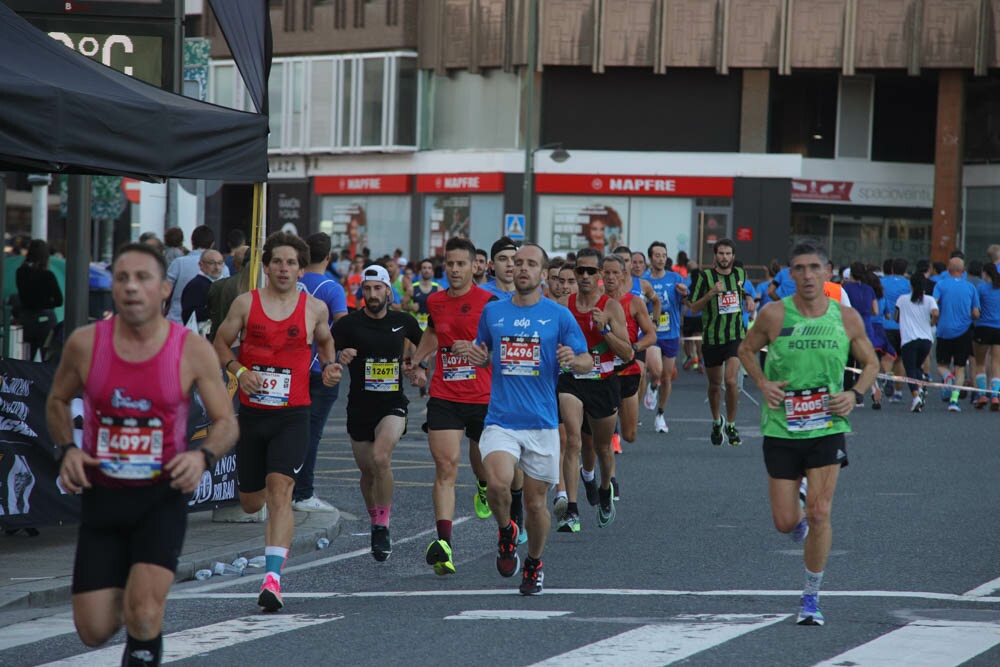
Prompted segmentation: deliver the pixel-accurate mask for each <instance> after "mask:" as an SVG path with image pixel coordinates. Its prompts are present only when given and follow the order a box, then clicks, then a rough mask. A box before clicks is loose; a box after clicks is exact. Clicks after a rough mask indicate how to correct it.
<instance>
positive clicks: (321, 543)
mask: <svg viewBox="0 0 1000 667" xmlns="http://www.w3.org/2000/svg"><path fill="white" fill-rule="evenodd" d="M328 546H330V540H328V539H326V538H325V537H321V538H319V539H318V540H316V548H317V549H326V548H327V547H328Z"/></svg>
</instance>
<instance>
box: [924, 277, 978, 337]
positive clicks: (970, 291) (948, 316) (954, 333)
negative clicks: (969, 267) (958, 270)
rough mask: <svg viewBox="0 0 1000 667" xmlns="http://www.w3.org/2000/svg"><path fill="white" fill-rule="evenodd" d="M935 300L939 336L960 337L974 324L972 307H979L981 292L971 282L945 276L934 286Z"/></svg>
mask: <svg viewBox="0 0 1000 667" xmlns="http://www.w3.org/2000/svg"><path fill="white" fill-rule="evenodd" d="M931 296H933V297H934V300H935V301H937V302H938V308H939V309H940V310H941V315H940V316H939V317H938V324H937V335H938V338H958V337H959V336H961V335H962V334H964V333H965V332H966V331H968V330H969V327H970V326H972V309H973V308H979V292H977V291H976V288H975V287H974V286H973V285H972V283H970V282H966V281H965V280H962V279H961V278H953V277H952V276H944V277H942V278H941V280H939V281H938V283H937V285H935V286H934V294H932V295H931Z"/></svg>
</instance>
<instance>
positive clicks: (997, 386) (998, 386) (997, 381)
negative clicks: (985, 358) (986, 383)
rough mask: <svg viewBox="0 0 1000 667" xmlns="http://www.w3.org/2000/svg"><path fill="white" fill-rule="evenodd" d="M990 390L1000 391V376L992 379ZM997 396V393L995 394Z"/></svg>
mask: <svg viewBox="0 0 1000 667" xmlns="http://www.w3.org/2000/svg"><path fill="white" fill-rule="evenodd" d="M990 390H991V391H994V392H1000V378H993V379H992V380H991V381H990ZM993 395H994V396H996V394H993Z"/></svg>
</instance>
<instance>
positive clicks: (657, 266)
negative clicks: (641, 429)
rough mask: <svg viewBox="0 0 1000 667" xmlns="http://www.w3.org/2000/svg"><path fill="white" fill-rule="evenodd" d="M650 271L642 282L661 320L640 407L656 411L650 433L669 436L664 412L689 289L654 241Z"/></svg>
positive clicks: (660, 244)
mask: <svg viewBox="0 0 1000 667" xmlns="http://www.w3.org/2000/svg"><path fill="white" fill-rule="evenodd" d="M648 254H649V265H650V266H649V271H648V272H647V273H646V275H645V278H646V280H648V281H649V284H650V285H652V287H653V291H654V292H656V295H657V296H658V297H660V306H661V309H660V317H659V319H657V320H655V321H654V322H653V324H655V325H656V345H653V346H651V347H650V348H648V349H647V350H646V362H647V364H648V365H649V389H648V390H647V392H646V396H645V400H644V401H643V405H645V406H646V408H647V409H650V410H652V409H654V408H655V410H656V419H654V420H653V429H654V430H655V431H656V432H657V433H669V432H670V428H669V427H667V421H666V418H665V417H664V416H663V410H664V408H665V407H666V406H667V400H668V399H669V398H670V389H671V386H672V383H673V378H674V370H675V368H676V361H677V352H678V351H679V350H680V343H681V301H682V300H683V299H684V297H685V296H687V293H688V288H687V285H686V284H685V282H684V278H683V277H682V276H681V275H680V274H679V273H676V272H674V271H668V270H667V244H665V243H663V242H662V241H653V242H652V243H651V244H650V246H649V252H648Z"/></svg>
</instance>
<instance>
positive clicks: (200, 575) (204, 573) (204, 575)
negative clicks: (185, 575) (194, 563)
mask: <svg viewBox="0 0 1000 667" xmlns="http://www.w3.org/2000/svg"><path fill="white" fill-rule="evenodd" d="M194 578H195V579H197V580H198V581H205V580H206V579H211V578H212V571H211V570H198V571H197V572H195V573H194Z"/></svg>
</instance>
